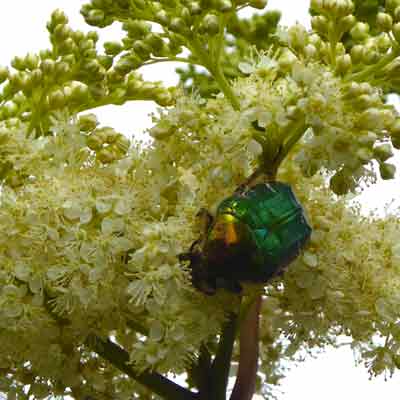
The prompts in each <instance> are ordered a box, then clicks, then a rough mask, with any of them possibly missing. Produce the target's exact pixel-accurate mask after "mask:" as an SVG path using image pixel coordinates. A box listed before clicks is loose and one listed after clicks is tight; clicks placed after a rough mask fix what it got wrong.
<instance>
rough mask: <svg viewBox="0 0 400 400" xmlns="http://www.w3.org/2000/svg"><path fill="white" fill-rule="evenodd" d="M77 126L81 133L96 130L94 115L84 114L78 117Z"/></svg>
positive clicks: (96, 121) (96, 123) (96, 122)
mask: <svg viewBox="0 0 400 400" xmlns="http://www.w3.org/2000/svg"><path fill="white" fill-rule="evenodd" d="M78 124H79V128H80V130H81V131H83V132H90V131H92V130H94V129H96V127H97V125H98V124H99V121H98V120H97V117H96V115H95V114H85V115H81V116H80V117H79V119H78Z"/></svg>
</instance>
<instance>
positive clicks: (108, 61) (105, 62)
mask: <svg viewBox="0 0 400 400" xmlns="http://www.w3.org/2000/svg"><path fill="white" fill-rule="evenodd" d="M97 60H98V61H99V63H100V65H101V66H102V67H103V68H104V69H105V70H108V69H110V68H111V67H112V65H113V62H114V59H113V57H111V56H103V55H101V56H98V57H97Z"/></svg>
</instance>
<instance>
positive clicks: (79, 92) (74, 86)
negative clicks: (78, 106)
mask: <svg viewBox="0 0 400 400" xmlns="http://www.w3.org/2000/svg"><path fill="white" fill-rule="evenodd" d="M70 88H71V90H72V92H71V95H70V97H71V99H72V100H75V101H76V102H82V103H83V102H84V101H85V99H86V98H87V96H88V95H89V88H88V87H87V86H86V85H85V84H83V83H81V82H77V81H73V82H71V84H70Z"/></svg>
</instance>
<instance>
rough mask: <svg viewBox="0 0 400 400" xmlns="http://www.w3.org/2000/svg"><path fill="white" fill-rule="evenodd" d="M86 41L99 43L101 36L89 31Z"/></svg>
mask: <svg viewBox="0 0 400 400" xmlns="http://www.w3.org/2000/svg"><path fill="white" fill-rule="evenodd" d="M86 39H88V40H93V42H94V43H97V42H98V40H99V34H98V33H97V32H96V31H89V32H88V33H87V34H86Z"/></svg>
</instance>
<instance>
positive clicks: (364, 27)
mask: <svg viewBox="0 0 400 400" xmlns="http://www.w3.org/2000/svg"><path fill="white" fill-rule="evenodd" d="M368 33H369V25H368V24H367V23H364V22H357V23H356V24H355V25H354V27H353V29H352V30H351V31H350V35H351V37H352V38H353V39H354V40H360V41H361V40H364V39H366V38H367V37H368Z"/></svg>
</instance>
